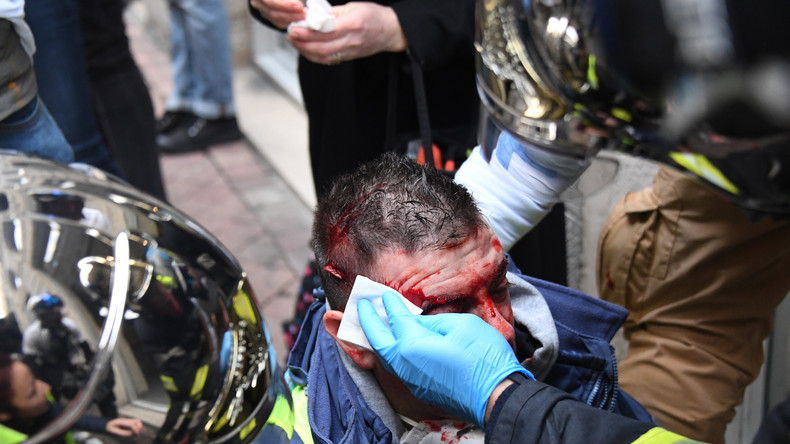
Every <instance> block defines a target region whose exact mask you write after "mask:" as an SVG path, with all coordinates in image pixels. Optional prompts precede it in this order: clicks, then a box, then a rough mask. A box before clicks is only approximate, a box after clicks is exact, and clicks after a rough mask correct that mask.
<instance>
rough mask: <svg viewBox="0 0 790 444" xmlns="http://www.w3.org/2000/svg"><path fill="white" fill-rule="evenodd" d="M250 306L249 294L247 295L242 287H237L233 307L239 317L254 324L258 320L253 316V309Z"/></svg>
mask: <svg viewBox="0 0 790 444" xmlns="http://www.w3.org/2000/svg"><path fill="white" fill-rule="evenodd" d="M252 307H253V306H252V302H251V301H250V295H248V294H247V292H245V291H244V290H243V289H239V294H237V295H236V296H234V297H233V309H234V310H235V311H236V314H237V315H239V317H240V318H242V319H244V320H245V321H247V322H249V323H250V324H252V325H255V324H256V323H257V322H258V320H257V318H256V317H255V310H254V309H253V308H252Z"/></svg>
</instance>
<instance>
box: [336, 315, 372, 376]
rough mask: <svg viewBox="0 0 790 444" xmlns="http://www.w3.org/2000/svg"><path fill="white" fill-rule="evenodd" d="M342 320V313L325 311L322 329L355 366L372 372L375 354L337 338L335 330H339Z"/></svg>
mask: <svg viewBox="0 0 790 444" xmlns="http://www.w3.org/2000/svg"><path fill="white" fill-rule="evenodd" d="M342 320H343V312H342V311H338V310H327V312H326V313H324V329H325V330H326V332H327V333H329V334H330V335H331V336H332V337H333V338H335V341H337V343H338V344H340V348H342V349H343V351H344V352H346V354H347V355H348V356H349V357H350V358H351V359H352V360H353V361H354V362H356V364H357V365H358V366H360V367H362V368H364V369H366V370H372V369H373V367H375V366H376V363H377V362H378V358H376V354H375V353H373V352H372V351H370V350H366V349H364V348H362V347H360V346H358V345H356V344H352V343H350V342H346V341H344V340H342V339H340V338H338V337H337V330H338V329H339V328H340V321H342Z"/></svg>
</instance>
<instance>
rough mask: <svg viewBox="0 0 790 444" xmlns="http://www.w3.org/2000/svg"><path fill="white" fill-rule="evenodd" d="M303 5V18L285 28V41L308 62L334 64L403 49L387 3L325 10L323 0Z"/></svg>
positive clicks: (403, 41) (352, 4)
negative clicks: (286, 36)
mask: <svg viewBox="0 0 790 444" xmlns="http://www.w3.org/2000/svg"><path fill="white" fill-rule="evenodd" d="M313 1H315V2H316V3H315V4H314V3H312V2H313ZM318 2H322V3H320V4H319V3H318ZM307 5H308V6H307V14H306V17H305V19H304V20H303V21H299V22H296V23H293V24H292V25H290V26H289V27H288V41H289V42H290V43H291V44H292V45H293V46H294V48H296V49H297V50H298V51H299V53H300V54H301V55H302V56H304V57H305V58H306V59H307V60H310V61H311V62H314V63H319V64H323V65H337V64H339V63H342V62H348V61H352V60H356V59H360V58H363V57H369V56H372V55H374V54H379V53H382V52H402V51H405V50H406V47H407V42H406V37H405V35H404V34H403V30H402V29H401V26H400V21H399V20H398V16H397V15H396V14H395V11H394V10H393V9H392V8H391V7H389V6H384V5H380V4H377V3H373V2H354V1H352V2H349V3H346V4H344V5H339V6H330V7H329V8H328V9H327V6H328V5H329V4H328V3H326V1H325V0H308V2H307ZM330 22H331V25H330ZM329 28H331V29H332V30H329V31H325V30H326V29H329Z"/></svg>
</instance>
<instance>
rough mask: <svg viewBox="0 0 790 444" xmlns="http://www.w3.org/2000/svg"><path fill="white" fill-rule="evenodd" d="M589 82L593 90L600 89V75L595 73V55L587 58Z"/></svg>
mask: <svg viewBox="0 0 790 444" xmlns="http://www.w3.org/2000/svg"><path fill="white" fill-rule="evenodd" d="M587 81H588V82H590V87H592V89H598V74H597V73H596V72H595V54H590V55H589V56H588V57H587Z"/></svg>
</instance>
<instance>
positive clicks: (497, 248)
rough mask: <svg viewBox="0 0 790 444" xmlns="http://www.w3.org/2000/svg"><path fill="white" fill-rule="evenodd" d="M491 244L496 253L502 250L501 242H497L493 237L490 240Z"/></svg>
mask: <svg viewBox="0 0 790 444" xmlns="http://www.w3.org/2000/svg"><path fill="white" fill-rule="evenodd" d="M491 245H492V246H493V247H494V250H496V252H497V253H501V252H502V244H501V243H500V242H499V239H497V238H494V240H493V241H492V242H491Z"/></svg>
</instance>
